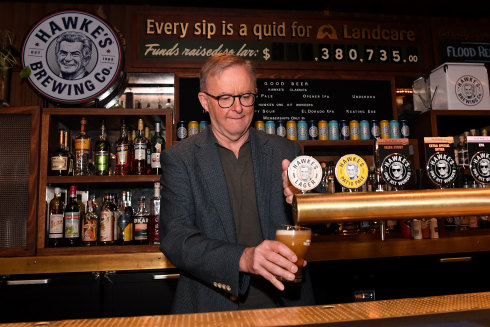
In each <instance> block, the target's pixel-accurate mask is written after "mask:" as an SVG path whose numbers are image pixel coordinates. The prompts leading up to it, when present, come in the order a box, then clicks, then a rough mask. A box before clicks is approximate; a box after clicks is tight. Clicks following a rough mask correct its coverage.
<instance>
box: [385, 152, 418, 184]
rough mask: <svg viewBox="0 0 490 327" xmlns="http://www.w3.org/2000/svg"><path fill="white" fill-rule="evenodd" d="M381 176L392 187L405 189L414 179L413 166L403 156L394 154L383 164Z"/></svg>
mask: <svg viewBox="0 0 490 327" xmlns="http://www.w3.org/2000/svg"><path fill="white" fill-rule="evenodd" d="M381 176H382V177H383V179H384V181H385V182H386V183H388V184H390V185H391V186H393V187H395V188H396V187H403V186H404V185H406V184H407V183H408V182H409V181H410V178H411V177H412V165H411V164H410V161H408V159H407V157H405V156H404V155H403V154H400V153H392V154H390V155H388V156H386V158H385V159H384V160H383V162H382V163H381Z"/></svg>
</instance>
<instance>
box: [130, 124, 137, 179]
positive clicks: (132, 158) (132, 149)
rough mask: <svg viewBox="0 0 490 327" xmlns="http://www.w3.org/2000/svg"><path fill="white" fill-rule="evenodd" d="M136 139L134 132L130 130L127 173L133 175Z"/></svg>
mask: <svg viewBox="0 0 490 327" xmlns="http://www.w3.org/2000/svg"><path fill="white" fill-rule="evenodd" d="M135 138H136V131H135V130H132V131H131V132H130V133H129V173H130V174H134V139H135Z"/></svg>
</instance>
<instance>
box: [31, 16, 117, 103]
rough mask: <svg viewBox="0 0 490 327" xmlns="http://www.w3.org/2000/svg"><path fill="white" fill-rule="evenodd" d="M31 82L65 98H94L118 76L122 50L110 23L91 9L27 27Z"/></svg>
mask: <svg viewBox="0 0 490 327" xmlns="http://www.w3.org/2000/svg"><path fill="white" fill-rule="evenodd" d="M22 64H23V65H24V66H29V67H30V69H31V74H30V76H29V82H30V84H31V85H32V86H33V87H34V88H35V89H36V90H37V91H38V92H39V93H41V94H42V95H43V96H45V97H47V98H49V99H51V100H53V101H56V102H61V103H67V104H78V103H84V102H88V101H90V100H93V99H95V98H97V97H99V96H101V95H102V94H104V92H106V91H108V89H109V87H110V86H111V85H112V84H113V82H114V81H115V80H116V79H117V77H118V76H119V73H120V70H121V66H122V49H121V44H120V42H119V39H118V37H117V35H116V33H115V32H114V30H113V29H112V28H111V26H110V25H109V24H108V23H107V22H105V21H104V20H102V19H101V18H99V17H97V16H95V15H92V14H89V13H87V12H82V11H77V10H67V11H61V12H56V13H54V14H51V15H50V16H47V17H44V18H43V19H42V20H40V21H39V22H38V23H36V25H35V26H34V27H33V28H32V29H31V30H30V31H29V33H28V34H27V37H26V39H25V40H24V45H23V47H22Z"/></svg>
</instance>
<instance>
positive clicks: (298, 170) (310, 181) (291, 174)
mask: <svg viewBox="0 0 490 327" xmlns="http://www.w3.org/2000/svg"><path fill="white" fill-rule="evenodd" d="M288 178H289V181H290V182H291V184H292V185H293V186H294V187H296V188H297V189H298V190H301V191H303V192H306V191H310V190H312V189H314V188H315V187H317V186H318V184H320V181H321V180H322V167H321V165H320V163H319V162H318V160H316V159H315V158H313V157H310V156H299V157H296V158H295V159H294V160H293V161H291V163H290V164H289V167H288Z"/></svg>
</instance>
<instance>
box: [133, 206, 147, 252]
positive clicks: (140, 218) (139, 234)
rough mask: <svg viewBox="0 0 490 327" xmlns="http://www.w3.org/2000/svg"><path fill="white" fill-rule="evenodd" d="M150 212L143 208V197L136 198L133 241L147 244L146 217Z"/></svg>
mask: <svg viewBox="0 0 490 327" xmlns="http://www.w3.org/2000/svg"><path fill="white" fill-rule="evenodd" d="M149 218H150V214H149V213H148V211H147V210H146V208H145V197H144V196H141V197H139V198H138V211H136V214H135V215H134V233H133V235H134V242H135V243H136V244H148V219H149Z"/></svg>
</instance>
